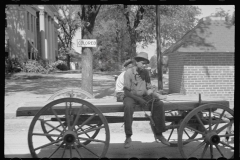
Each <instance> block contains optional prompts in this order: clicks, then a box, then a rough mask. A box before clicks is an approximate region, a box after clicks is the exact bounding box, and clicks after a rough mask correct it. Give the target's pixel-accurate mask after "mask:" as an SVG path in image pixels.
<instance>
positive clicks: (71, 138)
mask: <svg viewBox="0 0 240 160" xmlns="http://www.w3.org/2000/svg"><path fill="white" fill-rule="evenodd" d="M63 139H64V142H65V143H67V144H73V143H74V142H75V140H76V139H77V134H76V133H75V132H73V131H66V132H65V133H64V135H63Z"/></svg>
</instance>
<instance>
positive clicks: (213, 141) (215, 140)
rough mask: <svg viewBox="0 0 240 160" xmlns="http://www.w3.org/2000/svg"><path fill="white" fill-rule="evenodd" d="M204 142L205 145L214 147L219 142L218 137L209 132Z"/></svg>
mask: <svg viewBox="0 0 240 160" xmlns="http://www.w3.org/2000/svg"><path fill="white" fill-rule="evenodd" d="M205 141H206V142H207V143H210V144H213V145H216V144H218V143H219V142H220V137H219V136H218V135H217V133H215V132H210V133H207V134H206V137H205Z"/></svg>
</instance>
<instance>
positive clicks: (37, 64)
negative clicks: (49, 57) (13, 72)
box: [22, 60, 68, 74]
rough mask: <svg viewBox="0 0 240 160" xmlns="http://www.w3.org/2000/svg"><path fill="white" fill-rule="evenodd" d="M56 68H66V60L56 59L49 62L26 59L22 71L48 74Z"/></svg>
mask: <svg viewBox="0 0 240 160" xmlns="http://www.w3.org/2000/svg"><path fill="white" fill-rule="evenodd" d="M56 70H63V71H64V70H68V67H67V65H66V62H64V61H61V60H58V61H56V62H54V63H52V64H49V63H48V62H47V61H44V60H39V61H36V60H28V61H27V62H25V64H24V65H23V67H22V71H23V72H34V73H44V74H48V73H50V72H53V71H56Z"/></svg>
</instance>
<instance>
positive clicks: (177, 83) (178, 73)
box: [168, 54, 184, 93]
mask: <svg viewBox="0 0 240 160" xmlns="http://www.w3.org/2000/svg"><path fill="white" fill-rule="evenodd" d="M183 64H184V63H183V55H182V54H174V55H169V58H168V67H169V93H184V91H183V90H182V88H183V85H184V81H183V78H184V77H183V71H184V70H183V69H184V66H183Z"/></svg>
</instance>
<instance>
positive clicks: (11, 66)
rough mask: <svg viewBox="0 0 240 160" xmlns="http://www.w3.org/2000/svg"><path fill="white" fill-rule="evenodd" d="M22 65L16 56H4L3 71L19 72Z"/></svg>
mask: <svg viewBox="0 0 240 160" xmlns="http://www.w3.org/2000/svg"><path fill="white" fill-rule="evenodd" d="M22 68H23V66H22V64H21V63H20V61H19V60H18V59H17V58H14V59H10V58H7V57H5V73H14V72H20V71H21V70H22Z"/></svg>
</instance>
